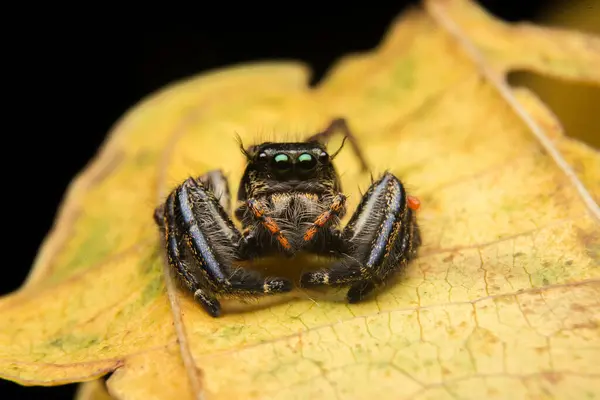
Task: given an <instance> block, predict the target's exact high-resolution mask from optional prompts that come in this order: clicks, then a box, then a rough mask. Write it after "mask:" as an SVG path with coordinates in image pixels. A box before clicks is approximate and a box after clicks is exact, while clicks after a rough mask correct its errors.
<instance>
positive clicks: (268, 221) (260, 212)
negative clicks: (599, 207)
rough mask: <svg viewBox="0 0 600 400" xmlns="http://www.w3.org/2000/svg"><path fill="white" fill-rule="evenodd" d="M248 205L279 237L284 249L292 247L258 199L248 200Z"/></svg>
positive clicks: (274, 234)
mask: <svg viewBox="0 0 600 400" xmlns="http://www.w3.org/2000/svg"><path fill="white" fill-rule="evenodd" d="M248 206H249V207H250V210H251V211H252V214H254V216H255V217H256V219H258V220H259V221H260V222H261V224H262V225H263V226H264V227H265V228H267V230H268V231H269V232H270V233H271V234H272V235H273V236H275V237H276V238H277V241H278V242H279V244H281V246H282V247H283V248H284V249H288V250H289V249H291V248H292V246H291V245H290V242H289V241H288V240H287V238H286V237H285V236H284V235H283V233H282V232H281V228H279V225H278V224H277V222H275V220H274V219H273V218H271V217H269V216H265V211H264V209H263V208H262V207H261V205H260V204H259V203H258V202H257V201H256V200H248Z"/></svg>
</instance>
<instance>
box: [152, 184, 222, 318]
mask: <svg viewBox="0 0 600 400" xmlns="http://www.w3.org/2000/svg"><path fill="white" fill-rule="evenodd" d="M175 202H176V192H172V193H171V194H169V197H167V201H166V203H165V205H164V206H161V207H159V208H158V209H157V212H155V218H156V219H157V223H158V222H159V220H158V218H163V221H162V223H161V224H160V225H161V228H162V230H163V232H164V235H165V242H166V243H165V244H166V248H167V260H168V262H169V265H170V267H171V268H172V269H173V270H174V271H175V272H176V273H177V275H178V276H179V279H180V281H181V282H182V283H183V284H184V285H185V287H186V288H187V289H188V290H189V291H190V292H191V293H193V295H194V298H195V299H196V301H198V302H199V303H200V304H201V305H202V307H203V308H204V309H205V310H206V311H207V312H208V313H209V314H210V315H211V316H213V317H217V316H219V315H220V314H221V306H220V304H219V302H218V301H217V299H216V298H215V297H214V296H213V295H212V294H211V293H210V292H209V291H207V290H205V289H203V288H202V287H201V284H200V280H199V279H198V276H197V275H196V274H194V272H193V269H190V268H189V266H188V265H186V262H185V261H184V256H183V254H184V252H185V248H184V247H183V243H182V242H181V241H179V240H178V238H179V237H181V234H182V233H181V232H180V231H179V228H178V226H177V224H176V222H175V220H176V217H175V216H176V214H175Z"/></svg>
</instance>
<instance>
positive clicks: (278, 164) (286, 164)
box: [273, 154, 292, 171]
mask: <svg viewBox="0 0 600 400" xmlns="http://www.w3.org/2000/svg"><path fill="white" fill-rule="evenodd" d="M273 166H274V167H275V169H278V170H279V171H287V170H289V169H290V168H292V163H291V162H290V157H289V156H288V155H287V154H277V155H276V156H275V157H273Z"/></svg>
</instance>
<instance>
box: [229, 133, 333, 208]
mask: <svg viewBox="0 0 600 400" xmlns="http://www.w3.org/2000/svg"><path fill="white" fill-rule="evenodd" d="M245 154H246V157H247V159H248V166H247V167H246V171H245V173H244V177H243V178H242V182H241V185H240V189H241V190H243V191H245V196H243V197H253V196H257V195H261V194H263V195H264V194H270V193H277V192H308V193H316V194H322V193H326V192H331V191H335V190H339V186H340V185H339V178H338V176H337V173H336V171H335V168H334V166H333V163H332V157H331V156H330V155H329V154H328V153H327V151H326V149H325V147H324V146H323V145H322V144H321V143H317V142H300V143H272V142H266V143H262V144H260V145H256V146H251V147H250V148H249V149H248V150H246V151H245Z"/></svg>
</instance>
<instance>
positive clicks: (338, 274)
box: [301, 173, 421, 303]
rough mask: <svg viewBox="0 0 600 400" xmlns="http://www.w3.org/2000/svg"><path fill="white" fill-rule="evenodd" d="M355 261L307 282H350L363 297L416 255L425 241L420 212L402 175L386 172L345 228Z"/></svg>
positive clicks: (351, 294)
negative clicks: (422, 237)
mask: <svg viewBox="0 0 600 400" xmlns="http://www.w3.org/2000/svg"><path fill="white" fill-rule="evenodd" d="M342 238H343V240H345V241H346V242H347V243H348V246H347V247H348V249H349V250H348V256H349V259H350V262H339V263H336V264H334V265H333V266H332V267H331V268H330V269H326V270H321V271H315V272H309V273H307V274H305V275H304V276H302V280H301V282H302V285H303V286H305V287H309V286H315V285H330V286H350V289H349V290H348V293H347V299H348V301H349V302H351V303H355V302H358V301H360V300H362V299H363V298H364V297H365V296H367V295H368V294H369V293H370V292H372V291H373V290H374V289H376V288H377V287H378V286H380V285H382V284H384V283H385V282H386V280H387V279H388V278H389V277H390V275H392V273H394V272H396V271H397V270H399V269H401V268H402V267H404V266H405V265H406V264H407V263H408V262H409V261H410V260H412V259H414V258H415V257H416V254H417V249H418V247H419V245H420V244H421V238H420V231H419V227H418V225H417V222H416V215H415V212H414V210H413V209H411V207H410V206H409V201H408V197H407V194H406V191H405V190H404V187H403V185H402V183H401V182H400V180H398V179H397V178H396V177H395V176H394V175H392V174H390V173H385V174H384V175H383V176H382V177H381V178H380V179H379V180H377V181H376V182H374V183H373V184H372V185H371V187H370V188H369V190H368V191H367V193H365V195H364V196H363V198H362V201H361V203H360V204H359V206H358V208H357V210H356V212H355V213H354V215H353V216H352V218H351V219H350V221H349V222H348V225H347V226H346V228H345V229H344V231H343V232H342Z"/></svg>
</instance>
